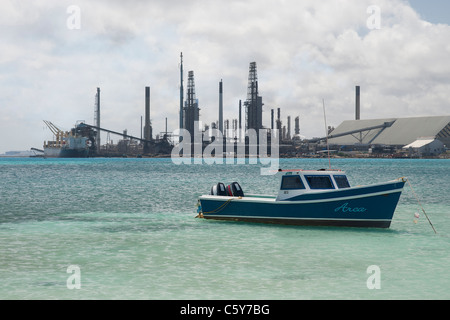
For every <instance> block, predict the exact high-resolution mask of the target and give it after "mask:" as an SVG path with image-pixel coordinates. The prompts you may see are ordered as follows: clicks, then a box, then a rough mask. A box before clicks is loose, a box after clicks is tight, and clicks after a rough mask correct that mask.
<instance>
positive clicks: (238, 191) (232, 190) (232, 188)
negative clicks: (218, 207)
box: [227, 182, 244, 197]
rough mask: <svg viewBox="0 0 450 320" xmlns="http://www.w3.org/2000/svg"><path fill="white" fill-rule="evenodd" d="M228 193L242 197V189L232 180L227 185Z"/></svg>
mask: <svg viewBox="0 0 450 320" xmlns="http://www.w3.org/2000/svg"><path fill="white" fill-rule="evenodd" d="M227 191H228V195H229V196H234V197H243V196H244V191H242V188H241V186H240V185H239V183H237V182H233V183H232V184H230V185H229V186H228V187H227Z"/></svg>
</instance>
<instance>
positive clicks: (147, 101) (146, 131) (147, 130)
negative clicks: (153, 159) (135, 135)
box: [144, 87, 152, 140]
mask: <svg viewBox="0 0 450 320" xmlns="http://www.w3.org/2000/svg"><path fill="white" fill-rule="evenodd" d="M144 139H145V140H151V139H152V136H151V130H150V87H145V125H144Z"/></svg>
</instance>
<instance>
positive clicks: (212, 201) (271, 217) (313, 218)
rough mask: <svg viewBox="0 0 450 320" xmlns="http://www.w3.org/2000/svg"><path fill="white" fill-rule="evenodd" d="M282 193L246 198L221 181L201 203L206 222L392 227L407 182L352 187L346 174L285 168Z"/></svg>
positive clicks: (234, 186) (235, 186) (238, 189)
mask: <svg viewBox="0 0 450 320" xmlns="http://www.w3.org/2000/svg"><path fill="white" fill-rule="evenodd" d="M277 175H279V176H281V179H280V180H281V181H280V189H279V191H278V194H277V195H254V194H244V191H243V190H242V188H241V186H240V185H239V183H238V182H233V183H231V184H230V185H228V186H225V184H224V183H222V182H219V183H217V184H216V185H214V186H213V187H212V188H211V191H210V194H208V195H202V196H200V197H199V201H198V209H197V212H198V217H200V218H205V219H217V220H233V221H247V222H262V223H275V224H290V225H311V226H342V227H373V228H389V227H390V225H391V221H392V217H393V215H394V211H395V208H396V207H397V204H398V201H399V199H400V195H401V193H402V191H403V187H404V185H405V182H406V181H407V179H406V178H404V177H402V178H399V179H396V180H392V181H387V182H384V183H377V184H372V185H366V186H354V187H352V186H350V183H349V181H348V178H347V175H346V173H345V172H344V171H341V170H333V169H330V170H325V169H320V170H279V173H278V174H277Z"/></svg>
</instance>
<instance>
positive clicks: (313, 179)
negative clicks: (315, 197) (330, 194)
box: [305, 175, 334, 189]
mask: <svg viewBox="0 0 450 320" xmlns="http://www.w3.org/2000/svg"><path fill="white" fill-rule="evenodd" d="M305 178H306V181H308V184H309V187H310V188H311V189H334V186H333V182H332V181H331V177H330V176H325V175H323V176H322V175H321V176H316V175H311V176H305Z"/></svg>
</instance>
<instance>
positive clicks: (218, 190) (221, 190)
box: [211, 182, 228, 196]
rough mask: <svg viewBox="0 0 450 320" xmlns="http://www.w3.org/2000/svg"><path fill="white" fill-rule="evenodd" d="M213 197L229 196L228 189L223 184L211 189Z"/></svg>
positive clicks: (220, 183)
mask: <svg viewBox="0 0 450 320" xmlns="http://www.w3.org/2000/svg"><path fill="white" fill-rule="evenodd" d="M211 195H213V196H227V195H228V194H227V189H226V188H225V185H224V184H223V183H222V182H219V183H218V184H216V185H213V186H212V187H211Z"/></svg>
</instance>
